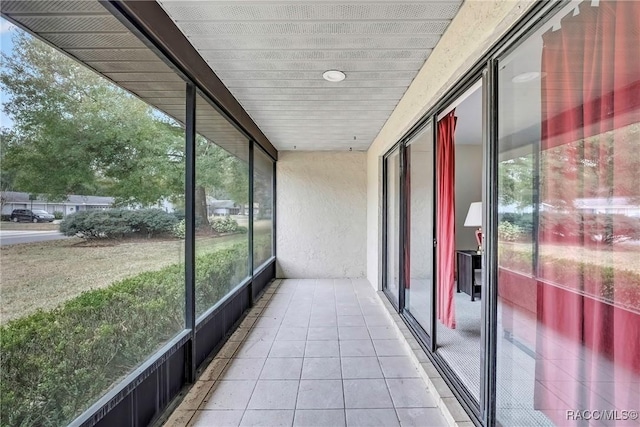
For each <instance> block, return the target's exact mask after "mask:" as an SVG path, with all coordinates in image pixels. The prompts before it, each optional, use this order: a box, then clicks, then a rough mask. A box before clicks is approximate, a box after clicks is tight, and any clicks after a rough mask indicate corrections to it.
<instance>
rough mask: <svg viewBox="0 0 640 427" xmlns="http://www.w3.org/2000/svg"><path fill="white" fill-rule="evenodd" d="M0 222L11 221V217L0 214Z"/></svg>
mask: <svg viewBox="0 0 640 427" xmlns="http://www.w3.org/2000/svg"><path fill="white" fill-rule="evenodd" d="M0 221H11V215H5V214H1V215H0Z"/></svg>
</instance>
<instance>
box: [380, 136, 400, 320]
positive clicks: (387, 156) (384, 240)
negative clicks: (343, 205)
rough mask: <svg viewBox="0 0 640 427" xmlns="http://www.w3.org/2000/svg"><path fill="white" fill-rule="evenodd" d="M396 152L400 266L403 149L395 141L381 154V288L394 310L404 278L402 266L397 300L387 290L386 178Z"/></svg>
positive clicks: (398, 301) (387, 219)
mask: <svg viewBox="0 0 640 427" xmlns="http://www.w3.org/2000/svg"><path fill="white" fill-rule="evenodd" d="M396 152H397V154H398V177H399V178H400V183H399V184H400V185H399V186H398V188H396V191H398V192H399V199H400V200H399V207H400V210H399V212H398V216H399V230H398V233H399V236H398V237H399V245H398V249H399V250H398V253H397V254H396V256H397V257H398V265H399V266H400V267H402V265H403V262H404V256H403V252H404V251H403V249H402V247H403V243H404V237H403V233H402V230H403V227H404V223H405V222H406V221H405V220H404V215H403V213H404V209H403V194H402V188H403V187H404V183H403V180H404V173H403V172H404V169H403V168H402V164H403V159H404V149H403V148H402V144H400V143H397V144H394V145H393V147H391V148H389V150H388V151H387V152H386V153H385V154H384V156H382V272H381V273H382V274H381V282H380V283H381V284H382V286H381V288H382V292H384V294H385V295H386V297H387V299H388V300H389V302H391V305H393V308H394V309H395V310H396V311H400V310H401V309H402V307H403V305H404V292H402V290H403V289H404V279H403V277H402V276H403V275H402V268H400V271H399V272H398V273H399V274H398V289H397V292H398V300H397V301H396V295H394V294H393V293H391V291H390V290H389V283H388V271H389V251H388V245H389V235H388V233H387V230H388V223H389V215H388V208H389V198H388V196H389V184H388V178H389V166H388V162H389V160H390V159H391V157H392V156H393V155H395V154H396Z"/></svg>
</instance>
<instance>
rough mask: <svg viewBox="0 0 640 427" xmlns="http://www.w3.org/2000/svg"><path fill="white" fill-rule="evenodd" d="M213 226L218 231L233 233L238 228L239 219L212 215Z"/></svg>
mask: <svg viewBox="0 0 640 427" xmlns="http://www.w3.org/2000/svg"><path fill="white" fill-rule="evenodd" d="M209 223H210V224H211V228H213V229H214V230H215V231H217V232H218V233H233V232H234V231H237V230H238V221H236V220H235V219H233V218H231V217H230V216H223V217H211V218H209Z"/></svg>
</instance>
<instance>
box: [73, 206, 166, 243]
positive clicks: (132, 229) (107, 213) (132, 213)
mask: <svg viewBox="0 0 640 427" xmlns="http://www.w3.org/2000/svg"><path fill="white" fill-rule="evenodd" d="M177 222H178V220H177V219H176V217H175V216H174V215H172V214H169V213H166V212H164V211H163V210H160V209H140V210H128V209H109V210H95V211H80V212H76V213H74V214H71V215H68V216H67V217H66V218H65V219H64V220H63V221H62V222H61V223H60V231H61V232H62V233H63V234H65V235H67V236H80V237H84V238H87V239H91V238H102V239H117V238H122V237H126V236H132V235H136V234H137V235H142V236H146V237H154V236H158V235H164V234H170V233H172V231H173V226H174V225H175V224H176V223H177Z"/></svg>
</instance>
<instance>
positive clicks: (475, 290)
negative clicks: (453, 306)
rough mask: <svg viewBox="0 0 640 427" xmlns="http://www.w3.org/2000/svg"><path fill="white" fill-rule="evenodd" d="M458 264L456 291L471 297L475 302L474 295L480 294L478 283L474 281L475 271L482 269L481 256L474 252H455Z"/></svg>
mask: <svg viewBox="0 0 640 427" xmlns="http://www.w3.org/2000/svg"><path fill="white" fill-rule="evenodd" d="M456 261H457V263H458V280H457V290H458V292H460V291H462V292H464V293H465V294H467V295H470V296H471V301H475V295H476V294H479V293H480V283H478V282H476V280H475V271H476V270H480V269H481V268H482V255H481V254H479V253H478V252H476V251H456Z"/></svg>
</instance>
